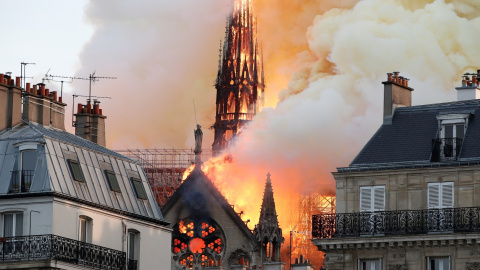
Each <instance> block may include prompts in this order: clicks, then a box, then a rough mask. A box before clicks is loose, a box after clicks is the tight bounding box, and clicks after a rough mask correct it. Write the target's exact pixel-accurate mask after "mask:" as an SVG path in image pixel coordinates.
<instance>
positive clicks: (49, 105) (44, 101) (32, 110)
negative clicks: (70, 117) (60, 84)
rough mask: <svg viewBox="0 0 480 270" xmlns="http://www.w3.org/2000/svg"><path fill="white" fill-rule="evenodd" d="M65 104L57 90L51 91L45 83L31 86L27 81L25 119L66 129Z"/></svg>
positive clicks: (24, 107) (24, 105) (24, 106)
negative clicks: (58, 96) (58, 95)
mask: <svg viewBox="0 0 480 270" xmlns="http://www.w3.org/2000/svg"><path fill="white" fill-rule="evenodd" d="M65 106H67V104H65V103H63V102H62V99H61V97H60V98H57V92H56V91H53V92H51V93H50V90H49V89H46V88H45V84H43V83H39V84H37V85H34V86H33V88H31V87H30V83H27V85H26V87H25V92H24V104H23V119H24V120H25V121H29V122H35V123H39V124H42V125H44V126H51V127H53V128H58V129H61V130H65Z"/></svg>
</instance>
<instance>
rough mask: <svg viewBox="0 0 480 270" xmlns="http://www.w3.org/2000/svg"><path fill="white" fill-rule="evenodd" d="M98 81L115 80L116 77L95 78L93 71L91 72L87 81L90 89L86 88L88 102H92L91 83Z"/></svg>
mask: <svg viewBox="0 0 480 270" xmlns="http://www.w3.org/2000/svg"><path fill="white" fill-rule="evenodd" d="M99 79H110V80H116V79H117V77H100V76H95V71H93V73H92V74H90V75H89V77H88V79H87V80H90V87H89V88H88V100H92V83H95V82H98V81H99Z"/></svg>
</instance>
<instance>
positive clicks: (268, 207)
mask: <svg viewBox="0 0 480 270" xmlns="http://www.w3.org/2000/svg"><path fill="white" fill-rule="evenodd" d="M270 176H271V175H270V173H268V174H267V181H266V184H265V191H264V192H263V201H262V208H261V210H260V219H259V221H258V224H257V226H255V238H256V239H257V243H258V245H259V248H258V250H259V253H260V254H259V255H260V262H261V263H262V264H265V263H271V262H280V246H281V244H282V243H283V242H284V241H285V239H284V238H283V237H282V229H281V228H280V226H279V224H278V217H277V210H276V209H275V200H274V198H273V188H272V180H271V179H270Z"/></svg>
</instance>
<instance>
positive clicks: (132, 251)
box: [127, 229, 140, 264]
mask: <svg viewBox="0 0 480 270" xmlns="http://www.w3.org/2000/svg"><path fill="white" fill-rule="evenodd" d="M127 241H128V243H127V244H128V254H127V257H128V260H129V264H132V263H134V262H131V261H132V260H135V261H138V257H139V254H140V232H138V231H137V230H133V229H129V230H128V238H127Z"/></svg>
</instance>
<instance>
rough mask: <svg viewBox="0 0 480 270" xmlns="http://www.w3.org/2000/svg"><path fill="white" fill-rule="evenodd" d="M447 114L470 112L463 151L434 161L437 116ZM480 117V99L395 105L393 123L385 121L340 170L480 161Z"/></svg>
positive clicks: (437, 125)
mask: <svg viewBox="0 0 480 270" xmlns="http://www.w3.org/2000/svg"><path fill="white" fill-rule="evenodd" d="M448 114H467V115H469V118H468V128H467V129H466V133H465V137H464V139H463V144H462V147H461V151H460V153H459V156H458V157H457V158H456V159H455V160H446V161H440V162H432V161H431V160H432V150H433V149H432V146H433V144H432V143H433V141H432V140H434V139H438V138H439V137H438V136H439V120H438V119H437V116H441V115H448ZM478 116H480V100H466V101H457V102H447V103H437V104H429V105H420V106H411V107H400V108H396V110H395V113H394V115H393V117H392V119H391V122H389V121H386V122H385V123H384V124H382V126H380V128H379V129H378V130H377V132H376V133H375V134H374V135H373V137H372V138H371V139H370V140H369V141H368V143H367V144H366V145H365V146H364V147H363V149H362V150H361V151H360V153H359V154H358V155H357V156H356V157H355V159H354V160H353V161H352V163H351V164H350V166H349V167H346V168H338V171H339V172H344V171H351V170H379V169H388V168H398V167H418V166H421V167H430V166H455V165H462V164H476V163H479V164H480V144H479V143H478V138H479V137H480V120H477V119H476V118H477V117H478Z"/></svg>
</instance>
